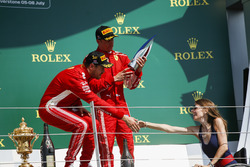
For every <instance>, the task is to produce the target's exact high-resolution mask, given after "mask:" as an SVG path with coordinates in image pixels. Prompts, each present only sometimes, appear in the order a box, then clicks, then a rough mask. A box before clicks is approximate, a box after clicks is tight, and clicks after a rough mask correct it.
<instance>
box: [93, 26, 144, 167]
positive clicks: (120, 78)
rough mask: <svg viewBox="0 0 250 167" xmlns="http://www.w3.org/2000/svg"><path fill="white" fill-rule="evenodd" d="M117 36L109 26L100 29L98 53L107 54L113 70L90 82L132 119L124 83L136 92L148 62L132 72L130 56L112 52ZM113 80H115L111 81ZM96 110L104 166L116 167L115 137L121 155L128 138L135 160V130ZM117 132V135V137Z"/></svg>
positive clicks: (95, 90)
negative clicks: (133, 131)
mask: <svg viewBox="0 0 250 167" xmlns="http://www.w3.org/2000/svg"><path fill="white" fill-rule="evenodd" d="M115 36H116V35H114V34H113V31H112V29H111V28H110V27H107V26H101V27H99V28H98V29H97V30H96V39H97V43H98V48H97V51H99V52H102V53H104V54H105V56H106V57H107V59H108V60H109V62H110V63H112V64H113V66H112V67H111V68H106V69H105V72H104V74H103V75H102V77H101V79H100V80H98V81H97V80H96V79H94V78H92V79H91V80H90V82H89V85H90V88H91V90H93V91H94V92H95V93H98V95H100V97H101V98H102V99H103V100H105V101H106V102H108V103H109V104H111V105H112V106H116V107H118V108H119V109H121V111H122V112H123V113H124V114H125V115H127V116H130V112H129V110H128V106H127V103H126V101H125V97H124V92H123V84H124V85H125V86H126V87H127V88H129V89H135V88H136V87H137V86H138V84H139V81H140V80H141V76H142V68H143V66H144V64H145V62H146V58H139V60H138V61H137V64H138V65H139V68H138V69H137V70H136V71H131V70H129V68H128V64H129V62H130V59H129V58H128V56H127V55H125V54H123V53H120V52H116V51H114V50H112V49H113V38H114V37H115ZM110 78H114V81H112V80H109V79H110ZM100 111H101V110H97V119H98V120H99V123H100V127H101V129H100V130H101V132H102V135H103V136H102V137H100V138H99V140H101V141H100V147H102V149H103V150H105V151H104V152H100V154H101V159H102V166H103V167H113V166H114V162H113V159H114V156H113V153H112V150H113V146H114V141H115V137H116V139H117V144H118V146H119V149H120V154H121V155H122V152H123V139H127V143H128V148H129V152H130V154H131V155H132V157H133V158H134V141H133V134H132V131H131V130H130V129H129V128H128V126H127V125H126V124H125V123H124V122H123V121H121V120H119V119H117V118H115V117H111V116H110V115H108V114H106V113H103V112H100ZM116 133H118V134H116Z"/></svg>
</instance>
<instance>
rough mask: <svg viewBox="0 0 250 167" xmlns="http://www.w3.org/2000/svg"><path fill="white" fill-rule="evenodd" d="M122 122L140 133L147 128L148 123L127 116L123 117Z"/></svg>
mask: <svg viewBox="0 0 250 167" xmlns="http://www.w3.org/2000/svg"><path fill="white" fill-rule="evenodd" d="M122 120H123V121H124V122H126V124H127V125H128V127H129V128H130V129H131V130H132V131H133V132H139V131H140V129H141V128H144V127H146V122H144V121H138V120H137V119H135V118H133V117H129V116H127V115H124V116H123V117H122Z"/></svg>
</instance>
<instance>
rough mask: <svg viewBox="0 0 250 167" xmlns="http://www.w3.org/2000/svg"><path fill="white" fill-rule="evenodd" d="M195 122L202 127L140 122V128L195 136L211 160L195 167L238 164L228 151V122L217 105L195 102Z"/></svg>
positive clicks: (218, 166) (205, 100)
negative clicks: (206, 163)
mask: <svg viewBox="0 0 250 167" xmlns="http://www.w3.org/2000/svg"><path fill="white" fill-rule="evenodd" d="M192 114H193V120H194V121H197V122H200V124H201V125H200V126H189V127H177V126H171V125H168V124H157V123H151V122H144V121H139V125H140V127H141V128H142V127H147V128H151V129H155V130H160V131H165V132H167V133H179V134H187V135H194V136H195V137H197V138H198V139H199V140H200V141H201V144H202V150H203V152H204V153H205V154H206V155H207V156H208V157H209V159H210V160H211V161H210V163H209V164H208V165H199V164H196V165H195V167H213V166H215V167H224V166H227V165H230V164H235V163H237V162H236V161H235V159H234V157H233V155H232V154H231V152H230V150H229V149H228V141H227V122H226V120H224V119H223V118H222V116H221V115H220V114H219V111H218V109H217V107H216V105H215V104H214V103H213V102H212V101H210V100H208V99H199V100H197V101H195V107H194V108H193V109H192Z"/></svg>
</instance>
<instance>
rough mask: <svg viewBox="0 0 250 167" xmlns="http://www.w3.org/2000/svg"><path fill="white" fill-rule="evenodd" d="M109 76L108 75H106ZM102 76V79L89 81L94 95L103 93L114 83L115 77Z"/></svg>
mask: <svg viewBox="0 0 250 167" xmlns="http://www.w3.org/2000/svg"><path fill="white" fill-rule="evenodd" d="M104 74H107V73H104ZM104 74H103V75H102V77H101V78H100V79H95V78H91V79H90V80H89V86H90V89H91V90H92V91H93V92H94V93H98V92H101V91H103V90H105V89H108V88H109V87H110V86H111V85H112V83H113V82H114V77H113V76H111V75H109V76H107V75H104Z"/></svg>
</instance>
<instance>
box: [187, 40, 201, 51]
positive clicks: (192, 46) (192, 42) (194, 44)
mask: <svg viewBox="0 0 250 167" xmlns="http://www.w3.org/2000/svg"><path fill="white" fill-rule="evenodd" d="M187 43H188V45H189V47H190V49H191V50H195V49H196V47H197V43H198V39H196V38H189V39H188V40H187Z"/></svg>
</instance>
